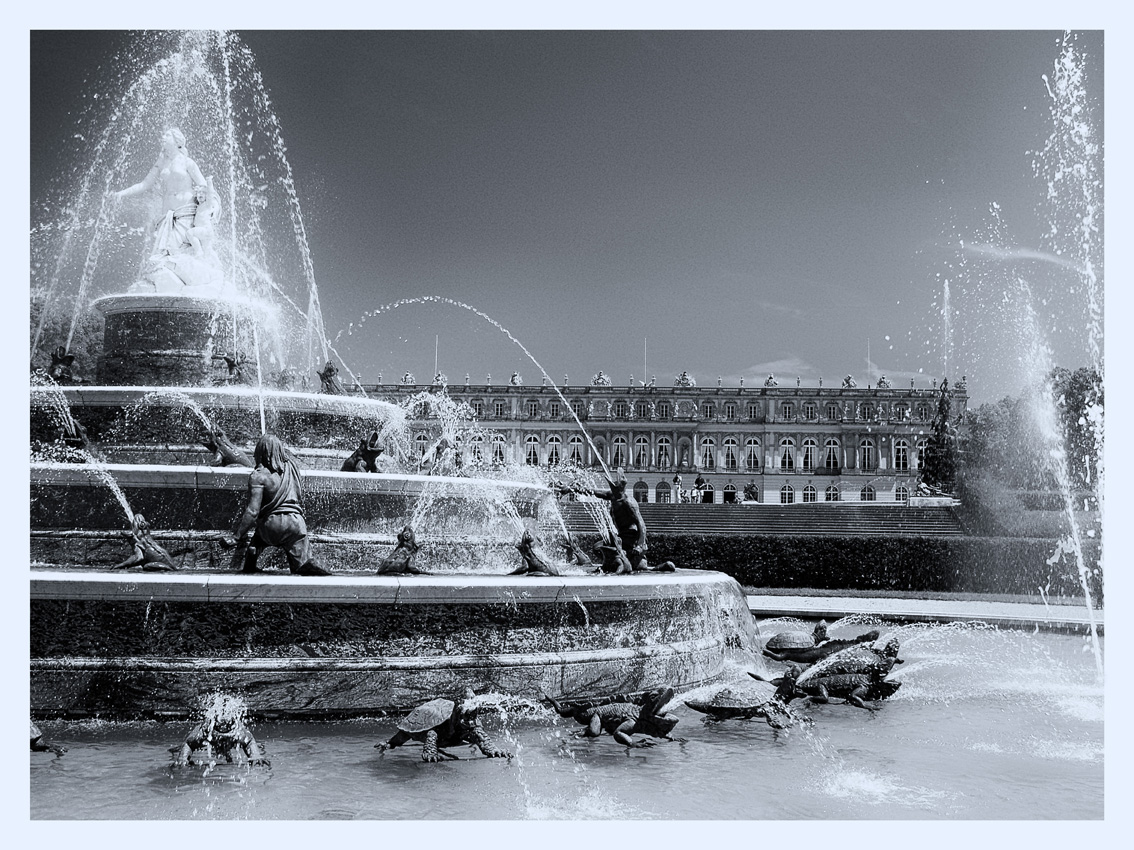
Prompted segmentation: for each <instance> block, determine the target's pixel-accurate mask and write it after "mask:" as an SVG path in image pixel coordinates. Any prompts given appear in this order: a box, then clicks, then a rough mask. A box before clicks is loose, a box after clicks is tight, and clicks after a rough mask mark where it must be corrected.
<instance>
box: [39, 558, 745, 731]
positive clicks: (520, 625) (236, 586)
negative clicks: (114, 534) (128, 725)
mask: <svg viewBox="0 0 1134 850" xmlns="http://www.w3.org/2000/svg"><path fill="white" fill-rule="evenodd" d="M755 634H756V630H755V625H754V623H753V620H752V616H751V614H750V612H749V610H748V607H747V604H746V602H745V599H744V596H743V594H742V592H741V590H740V587H739V585H737V584H736V582H735V581H733V580H732V579H731V578H729V577H727V576H725V575H723V574H721V573H712V572H701V571H680V572H677V573H674V574H669V575H651V576H649V577H646V576H641V575H638V576H626V577H616V576H595V575H587V576H564V577H532V578H522V577H514V576H449V577H428V578H350V577H338V576H335V577H331V578H319V579H314V578H301V577H288V578H280V579H274V578H266V577H261V576H240V575H224V576H211V575H172V576H164V575H162V576H156V575H149V574H143V575H131V576H121V575H108V574H105V573H90V574H85V575H84V574H76V573H72V572H50V571H39V572H35V573H33V575H32V578H31V635H32V638H31V655H32V662H31V668H32V672H31V679H32V684H31V694H32V696H31V702H32V711H33V712H34V713H36V714H48V715H71V716H76V715H84V714H113V715H115V716H144V715H167V714H187V713H189V712H190V711H191V710H192V709H193V707H194V706H196V705H197V704H198V698H199V697H200V696H201V695H202V694H204V693H207V692H209V691H211V690H213V689H216V688H223V689H225V690H227V691H237V692H239V693H240V694H241V695H242V696H243V697H244V698H245V699H246V700H247V702H248V705H249V708H250V710H252V711H254V712H260V713H281V714H285V715H287V714H296V715H350V714H366V713H371V712H375V711H381V710H387V709H398V708H401V709H404V708H406V707H408V706H411V705H414V704H417V703H418V702H420V701H421V700H423V699H428V698H432V697H434V696H438V695H446V694H454V693H461V692H463V690H464V688H465V687H466V686H467V687H473V688H474V689H476V690H478V691H481V690H490V691H496V692H500V693H509V694H514V695H517V696H523V697H528V698H533V699H536V698H539V697H540V696H542V695H543V694H548V695H551V696H569V697H590V696H599V695H603V694H609V693H615V692H636V691H642V690H648V689H651V688H657V687H663V686H671V687H675V688H690V687H696V686H698V685H703V684H709V683H712V682H715V681H717V680H718V679H719V677H720V676H721V675H723V672H724V670H725V667H726V661H727V659H728V658H729V657H730V656H731V655H732V654H734V653H735V652H737V651H740V650H749V651H751V649H752V648H753V647H754V646H755V643H754V639H755Z"/></svg>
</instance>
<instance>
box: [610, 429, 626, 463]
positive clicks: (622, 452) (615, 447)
mask: <svg viewBox="0 0 1134 850" xmlns="http://www.w3.org/2000/svg"><path fill="white" fill-rule="evenodd" d="M610 445H611V449H610V465H611V467H613V468H617V467H619V466H626V457H627V451H626V437H624V436H623V435H622V434H616V435H615V436H614V439H613V440H611V441H610Z"/></svg>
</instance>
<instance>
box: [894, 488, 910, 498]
mask: <svg viewBox="0 0 1134 850" xmlns="http://www.w3.org/2000/svg"><path fill="white" fill-rule="evenodd" d="M909 500H910V491H909V488H907V487H906V486H905V485H902V484H899V485H898V486H897V487H895V488H894V501H895V502H908V501H909Z"/></svg>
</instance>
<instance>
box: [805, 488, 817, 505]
mask: <svg viewBox="0 0 1134 850" xmlns="http://www.w3.org/2000/svg"><path fill="white" fill-rule="evenodd" d="M803 501H805V502H818V501H819V491H818V490H816V489H815V487H814V486H813V485H811V484H808V485H807V486H806V487H804V488H803Z"/></svg>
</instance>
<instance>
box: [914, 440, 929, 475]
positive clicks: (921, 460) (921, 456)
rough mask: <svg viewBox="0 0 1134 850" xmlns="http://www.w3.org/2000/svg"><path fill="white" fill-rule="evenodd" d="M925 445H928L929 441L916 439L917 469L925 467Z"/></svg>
mask: <svg viewBox="0 0 1134 850" xmlns="http://www.w3.org/2000/svg"><path fill="white" fill-rule="evenodd" d="M927 445H929V442H928V441H927V440H924V439H922V440H918V441H917V446H916V449H917V468H918V469H924V468H925V448H926V446H927Z"/></svg>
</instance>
